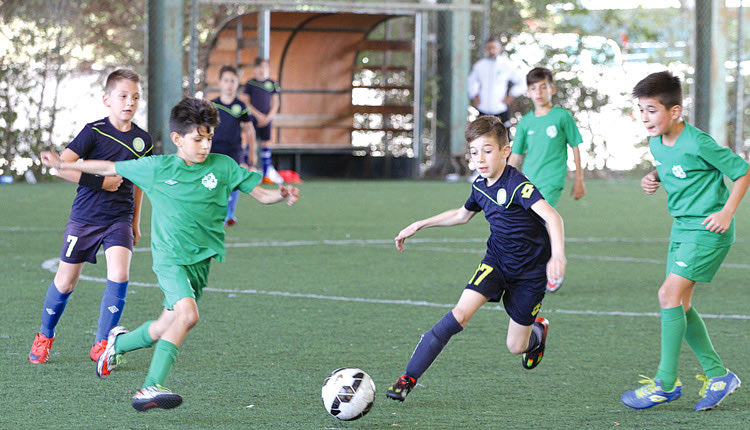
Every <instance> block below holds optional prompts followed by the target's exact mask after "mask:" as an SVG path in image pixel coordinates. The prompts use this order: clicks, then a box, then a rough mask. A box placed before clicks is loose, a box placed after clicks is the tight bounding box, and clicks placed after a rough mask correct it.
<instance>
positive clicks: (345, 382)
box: [321, 367, 375, 421]
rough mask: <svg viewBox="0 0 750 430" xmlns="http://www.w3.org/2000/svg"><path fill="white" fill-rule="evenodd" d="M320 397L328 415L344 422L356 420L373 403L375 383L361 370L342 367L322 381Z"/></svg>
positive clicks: (368, 410) (363, 414) (366, 411)
mask: <svg viewBox="0 0 750 430" xmlns="http://www.w3.org/2000/svg"><path fill="white" fill-rule="evenodd" d="M321 397H323V406H324V407H325V408H326V411H328V413H329V414H331V415H333V416H334V417H336V418H338V419H340V420H344V421H350V420H356V419H358V418H362V417H363V416H365V415H366V414H367V413H368V412H370V408H372V404H373V403H375V382H373V381H372V378H370V375H368V374H367V373H366V372H365V371H364V370H362V369H358V368H356V367H342V368H340V369H336V370H334V371H333V372H331V374H330V375H329V376H328V377H327V378H326V380H325V381H323V389H322V390H321Z"/></svg>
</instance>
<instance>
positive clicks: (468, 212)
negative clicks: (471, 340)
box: [386, 115, 566, 401]
mask: <svg viewBox="0 0 750 430" xmlns="http://www.w3.org/2000/svg"><path fill="white" fill-rule="evenodd" d="M465 137H466V141H467V142H468V143H469V151H470V153H471V159H472V161H473V163H474V165H475V166H477V171H478V172H479V175H480V177H479V178H477V179H476V180H475V181H474V183H473V184H472V191H471V195H470V196H469V199H468V200H467V201H466V203H465V204H464V205H463V206H462V207H459V208H457V209H452V210H449V211H446V212H443V213H440V214H438V215H435V216H433V217H431V218H427V219H424V220H421V221H417V222H414V223H412V224H411V225H409V226H407V227H406V228H405V229H403V230H401V232H400V233H399V234H398V236H396V238H395V240H396V248H398V249H399V250H400V251H403V250H404V241H405V240H406V238H408V237H411V236H413V235H414V234H415V233H416V232H417V231H419V230H421V229H423V228H427V227H447V226H453V225H459V224H465V223H467V222H469V220H471V219H472V218H473V217H474V215H476V214H477V213H478V212H480V211H484V216H485V218H486V219H487V221H488V222H489V223H490V237H489V239H487V252H486V254H485V256H484V259H483V260H482V262H481V263H480V264H479V267H478V268H477V270H476V272H474V275H472V277H471V279H470V280H469V283H468V284H467V285H466V288H465V289H464V291H463V293H462V294H461V297H460V298H459V299H458V303H457V304H456V307H454V308H453V310H451V311H450V312H448V313H447V314H445V316H443V318H442V319H441V320H440V321H438V323H437V324H435V325H434V326H433V327H432V328H431V329H430V330H428V331H427V332H426V333H425V334H424V335H422V339H421V340H420V341H419V344H418V345H417V347H416V349H415V350H414V353H413V354H412V356H411V359H410V360H409V363H408V364H407V365H406V372H405V373H404V374H403V375H401V377H400V378H399V379H398V381H396V383H395V384H393V385H392V386H391V387H389V388H388V391H387V392H386V395H387V396H388V397H389V398H391V399H395V400H399V401H404V399H406V395H407V394H409V391H411V389H412V388H414V386H415V385H416V383H417V379H419V377H420V376H422V373H424V371H425V370H427V368H428V367H429V366H430V364H432V362H433V361H434V360H435V358H437V356H438V355H439V354H440V352H441V351H442V350H443V348H444V347H445V345H446V344H447V343H448V341H449V340H450V338H451V336H453V335H455V334H458V333H459V332H460V331H461V330H463V329H464V327H466V324H467V323H468V322H469V319H471V317H472V316H473V315H474V313H475V312H476V311H477V310H479V308H480V307H481V306H482V305H483V304H485V303H487V302H488V301H492V302H498V301H500V299H502V300H503V305H504V307H505V310H506V312H508V315H509V316H510V321H509V322H508V335H507V338H506V344H507V346H508V349H509V350H510V352H511V353H513V354H522V355H523V358H522V360H521V363H522V365H523V367H525V368H527V369H533V368H534V367H536V366H537V365H538V364H539V363H540V362H541V361H542V355H543V353H544V346H545V340H546V338H547V328H548V326H549V322H548V321H547V319H545V318H542V317H538V316H537V315H538V313H539V310H540V309H541V307H542V299H543V298H544V293H545V288H546V284H547V278H549V279H557V278H560V277H562V276H563V275H564V273H565V264H566V261H565V249H564V233H563V222H562V218H560V215H559V214H558V213H557V211H555V209H554V208H552V206H550V205H549V203H547V202H546V201H545V200H544V199H543V198H542V195H541V194H540V193H539V191H538V190H537V189H536V187H534V185H532V184H531V182H529V180H528V179H527V178H526V177H525V176H524V175H523V174H521V173H520V172H519V171H518V170H516V169H515V168H514V167H512V166H509V165H507V164H506V161H505V160H506V159H507V158H508V155H509V154H510V146H509V145H508V132H507V130H506V129H505V127H504V126H503V123H502V121H501V120H500V119H499V118H497V117H495V116H489V115H486V116H480V117H479V118H477V119H476V120H475V121H474V122H472V123H471V124H469V125H468V126H467V127H466V132H465ZM545 224H546V226H547V227H546V228H545Z"/></svg>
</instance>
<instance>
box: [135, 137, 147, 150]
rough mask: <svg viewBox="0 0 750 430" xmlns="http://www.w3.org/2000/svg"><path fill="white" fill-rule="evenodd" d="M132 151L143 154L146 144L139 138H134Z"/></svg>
mask: <svg viewBox="0 0 750 430" xmlns="http://www.w3.org/2000/svg"><path fill="white" fill-rule="evenodd" d="M133 149H135V150H136V151H137V152H143V150H144V149H146V142H144V141H143V139H141V138H140V137H136V138H135V139H133Z"/></svg>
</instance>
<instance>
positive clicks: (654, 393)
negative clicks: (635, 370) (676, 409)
mask: <svg viewBox="0 0 750 430" xmlns="http://www.w3.org/2000/svg"><path fill="white" fill-rule="evenodd" d="M641 378H643V379H641V380H640V381H638V382H639V383H641V384H646V385H644V386H642V387H641V388H636V389H635V390H630V391H628V392H626V393H623V395H622V396H620V400H622V402H623V403H625V404H626V405H627V406H630V407H631V408H633V409H648V408H650V407H652V406H656V405H658V404H661V403H667V402H671V401H672V400H677V399H679V398H680V396H681V395H682V384H681V383H680V380H679V379H678V380H677V381H675V383H674V388H672V391H664V389H662V386H661V381H660V380H658V379H657V380H653V379H651V378H649V377H647V376H643V375H641Z"/></svg>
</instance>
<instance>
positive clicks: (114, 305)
mask: <svg viewBox="0 0 750 430" xmlns="http://www.w3.org/2000/svg"><path fill="white" fill-rule="evenodd" d="M127 293H128V281H125V282H115V281H110V280H109V279H107V286H106V287H104V292H103V293H102V304H101V306H100V307H99V321H98V322H97V323H96V338H95V339H94V343H96V342H99V341H100V340H103V339H106V338H107V336H108V335H109V331H110V330H112V327H114V326H116V325H117V324H118V323H119V322H120V317H121V316H122V310H123V308H124V307H125V295H126V294H127Z"/></svg>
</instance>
